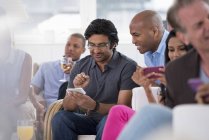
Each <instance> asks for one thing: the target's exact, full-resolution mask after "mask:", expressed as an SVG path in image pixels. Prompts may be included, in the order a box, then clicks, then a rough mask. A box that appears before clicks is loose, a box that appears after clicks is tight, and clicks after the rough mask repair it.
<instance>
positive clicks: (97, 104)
mask: <svg viewBox="0 0 209 140" xmlns="http://www.w3.org/2000/svg"><path fill="white" fill-rule="evenodd" d="M95 102H96V106H95V107H94V109H93V110H91V111H98V110H99V106H100V104H99V102H98V101H95Z"/></svg>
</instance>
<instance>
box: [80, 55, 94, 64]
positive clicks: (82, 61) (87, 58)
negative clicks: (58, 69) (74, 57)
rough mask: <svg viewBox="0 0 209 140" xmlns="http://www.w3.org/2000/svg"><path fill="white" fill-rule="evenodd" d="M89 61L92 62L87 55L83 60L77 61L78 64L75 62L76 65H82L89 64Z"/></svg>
mask: <svg viewBox="0 0 209 140" xmlns="http://www.w3.org/2000/svg"><path fill="white" fill-rule="evenodd" d="M91 60H92V57H91V55H87V56H85V57H84V58H82V59H80V60H79V61H78V62H76V63H78V64H83V63H88V62H91Z"/></svg>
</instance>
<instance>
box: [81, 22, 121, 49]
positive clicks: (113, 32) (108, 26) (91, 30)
mask: <svg viewBox="0 0 209 140" xmlns="http://www.w3.org/2000/svg"><path fill="white" fill-rule="evenodd" d="M94 34H102V35H106V36H108V39H109V41H110V46H111V48H112V47H116V46H117V44H118V42H119V39H118V32H117V29H116V28H115V26H114V24H113V23H112V22H111V21H110V20H107V19H95V20H93V21H92V22H91V23H90V25H89V26H88V27H87V29H86V31H85V33H84V36H85V38H86V40H88V39H89V38H90V37H91V36H92V35H94Z"/></svg>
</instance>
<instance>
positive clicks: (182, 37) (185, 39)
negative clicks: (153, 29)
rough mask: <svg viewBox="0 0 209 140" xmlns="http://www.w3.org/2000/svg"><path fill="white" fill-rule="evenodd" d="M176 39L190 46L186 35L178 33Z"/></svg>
mask: <svg viewBox="0 0 209 140" xmlns="http://www.w3.org/2000/svg"><path fill="white" fill-rule="evenodd" d="M176 37H177V38H179V39H180V40H181V41H182V42H183V43H184V44H186V45H189V40H188V37H187V36H186V35H185V34H184V33H182V32H179V31H177V32H176Z"/></svg>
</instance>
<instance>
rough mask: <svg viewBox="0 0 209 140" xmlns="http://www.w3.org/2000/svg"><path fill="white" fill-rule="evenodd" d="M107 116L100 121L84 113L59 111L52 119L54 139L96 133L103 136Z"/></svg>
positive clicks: (98, 136)
mask: <svg viewBox="0 0 209 140" xmlns="http://www.w3.org/2000/svg"><path fill="white" fill-rule="evenodd" d="M105 121H106V116H105V117H103V119H102V120H101V121H100V122H97V121H95V120H94V119H93V118H91V117H89V116H86V115H84V114H78V113H75V112H70V111H65V110H62V111H59V112H58V113H56V115H55V116H54V117H53V119H52V134H53V140H77V139H78V135H96V140H100V139H101V137H102V132H103V128H104V125H105Z"/></svg>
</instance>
